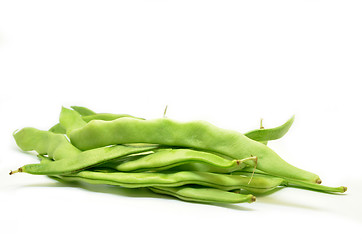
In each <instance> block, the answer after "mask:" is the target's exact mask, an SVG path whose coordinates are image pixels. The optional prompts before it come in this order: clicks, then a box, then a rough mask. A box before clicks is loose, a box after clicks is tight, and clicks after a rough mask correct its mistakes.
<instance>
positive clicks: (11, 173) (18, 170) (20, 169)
mask: <svg viewBox="0 0 362 240" xmlns="http://www.w3.org/2000/svg"><path fill="white" fill-rule="evenodd" d="M22 171H23V169H22V168H18V169H16V170H14V171H10V172H9V175H13V174H14V173H18V172H22Z"/></svg>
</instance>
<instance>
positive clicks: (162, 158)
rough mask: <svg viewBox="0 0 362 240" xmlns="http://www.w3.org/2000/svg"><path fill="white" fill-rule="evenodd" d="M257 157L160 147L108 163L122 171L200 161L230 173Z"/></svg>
mask: <svg viewBox="0 0 362 240" xmlns="http://www.w3.org/2000/svg"><path fill="white" fill-rule="evenodd" d="M255 161H256V157H249V158H245V159H241V160H239V159H238V160H229V159H225V158H223V157H220V156H218V155H215V154H212V153H208V152H203V151H197V150H192V149H160V150H157V151H156V152H155V153H152V154H148V155H145V156H141V157H140V158H138V159H136V160H133V161H121V162H120V163H119V162H117V161H112V162H108V163H106V164H105V165H103V166H105V167H110V168H113V169H116V170H117V171H121V172H142V171H163V170H167V169H170V168H173V167H176V166H180V165H185V164H188V163H200V164H202V165H203V170H204V171H207V172H219V173H229V172H233V171H237V170H240V169H242V168H244V167H245V166H247V164H248V163H249V164H250V165H254V164H255ZM250 165H249V166H250Z"/></svg>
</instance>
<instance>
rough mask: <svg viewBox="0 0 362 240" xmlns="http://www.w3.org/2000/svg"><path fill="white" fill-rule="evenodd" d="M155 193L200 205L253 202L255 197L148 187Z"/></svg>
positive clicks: (189, 188)
mask: <svg viewBox="0 0 362 240" xmlns="http://www.w3.org/2000/svg"><path fill="white" fill-rule="evenodd" d="M149 189H150V190H151V191H153V192H155V193H159V194H165V195H170V196H173V197H176V198H179V199H181V200H184V201H188V202H200V203H243V202H248V203H252V202H255V200H256V198H255V196H253V195H251V194H249V195H244V194H240V193H233V192H227V191H224V190H220V189H213V188H196V187H175V188H170V187H149Z"/></svg>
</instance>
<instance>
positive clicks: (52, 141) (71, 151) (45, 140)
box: [13, 127, 81, 160]
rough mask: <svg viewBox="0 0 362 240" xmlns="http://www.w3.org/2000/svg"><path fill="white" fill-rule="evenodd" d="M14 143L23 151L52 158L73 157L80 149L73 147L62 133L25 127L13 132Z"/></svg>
mask: <svg viewBox="0 0 362 240" xmlns="http://www.w3.org/2000/svg"><path fill="white" fill-rule="evenodd" d="M13 136H14V139H15V142H16V144H17V145H18V146H19V148H20V149H21V150H23V151H33V150H35V151H36V152H37V153H39V154H41V155H48V156H49V157H50V158H52V159H54V160H60V159H64V158H73V157H74V156H76V155H78V154H79V153H80V152H81V151H80V150H79V149H78V148H76V147H74V146H73V145H72V144H71V143H70V142H69V140H68V139H67V138H66V137H65V136H64V135H63V134H56V133H52V132H49V131H42V130H38V129H36V128H31V127H26V128H23V129H21V130H19V131H16V132H14V134H13Z"/></svg>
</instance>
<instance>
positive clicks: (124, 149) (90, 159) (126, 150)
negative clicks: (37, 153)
mask: <svg viewBox="0 0 362 240" xmlns="http://www.w3.org/2000/svg"><path fill="white" fill-rule="evenodd" d="M153 148H154V147H128V146H122V145H115V146H109V147H101V148H95V149H91V150H88V151H84V152H81V153H79V154H78V155H75V156H74V157H73V158H66V159H62V160H59V161H54V162H47V163H42V164H27V165H24V166H22V167H20V168H19V169H18V170H17V171H12V172H11V173H10V174H13V173H16V172H26V173H30V174H35V175H58V174H66V173H71V172H75V171H80V170H82V169H86V168H90V167H94V166H97V165H99V164H103V163H105V162H107V161H112V160H113V159H115V158H119V157H122V156H127V155H130V154H134V153H140V152H146V151H149V150H151V149H153Z"/></svg>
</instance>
